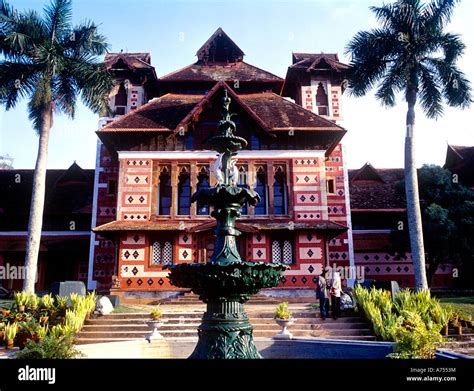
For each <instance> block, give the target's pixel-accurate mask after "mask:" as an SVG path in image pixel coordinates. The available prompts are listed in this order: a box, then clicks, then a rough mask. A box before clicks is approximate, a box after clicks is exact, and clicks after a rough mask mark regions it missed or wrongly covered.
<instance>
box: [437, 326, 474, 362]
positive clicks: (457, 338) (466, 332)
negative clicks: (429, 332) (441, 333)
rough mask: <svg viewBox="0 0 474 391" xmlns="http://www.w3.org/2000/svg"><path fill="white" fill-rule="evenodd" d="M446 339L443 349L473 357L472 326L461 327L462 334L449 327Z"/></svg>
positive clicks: (473, 330)
mask: <svg viewBox="0 0 474 391" xmlns="http://www.w3.org/2000/svg"><path fill="white" fill-rule="evenodd" d="M446 339H447V342H446V344H445V345H444V347H443V349H445V350H449V351H451V352H456V353H461V354H465V355H467V356H471V357H474V328H472V327H463V328H462V335H458V334H457V332H456V331H455V329H454V328H450V329H449V330H448V336H447V337H446Z"/></svg>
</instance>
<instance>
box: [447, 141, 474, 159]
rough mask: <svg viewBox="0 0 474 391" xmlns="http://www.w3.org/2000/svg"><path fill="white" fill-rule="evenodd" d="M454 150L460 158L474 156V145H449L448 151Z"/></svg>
mask: <svg viewBox="0 0 474 391" xmlns="http://www.w3.org/2000/svg"><path fill="white" fill-rule="evenodd" d="M450 150H451V151H452V152H453V153H454V154H455V155H456V156H457V157H459V159H461V160H464V161H467V160H469V159H471V158H473V157H474V146H465V145H449V144H448V152H449V151H450Z"/></svg>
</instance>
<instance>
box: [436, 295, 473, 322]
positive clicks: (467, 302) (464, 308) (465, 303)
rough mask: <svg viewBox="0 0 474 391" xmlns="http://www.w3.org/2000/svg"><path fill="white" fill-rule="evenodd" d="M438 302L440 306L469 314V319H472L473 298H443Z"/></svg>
mask: <svg viewBox="0 0 474 391" xmlns="http://www.w3.org/2000/svg"><path fill="white" fill-rule="evenodd" d="M439 301H440V302H441V303H442V304H449V305H451V306H452V307H453V308H454V309H456V310H459V311H461V312H465V313H466V314H470V315H471V318H472V319H474V296H463V297H443V298H440V299H439Z"/></svg>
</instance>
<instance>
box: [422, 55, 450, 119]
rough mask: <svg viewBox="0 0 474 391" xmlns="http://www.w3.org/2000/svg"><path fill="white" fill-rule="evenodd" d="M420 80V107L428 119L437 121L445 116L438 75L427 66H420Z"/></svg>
mask: <svg viewBox="0 0 474 391" xmlns="http://www.w3.org/2000/svg"><path fill="white" fill-rule="evenodd" d="M418 71H419V79H420V83H421V84H420V87H421V88H420V90H419V97H420V105H421V107H422V109H423V111H424V112H425V114H426V116H427V117H428V118H433V119H437V118H438V117H440V116H441V115H443V112H444V110H443V97H442V94H441V86H440V83H439V82H438V81H437V78H436V74H435V73H434V72H432V71H431V70H430V69H429V68H428V67H427V66H424V65H423V64H418Z"/></svg>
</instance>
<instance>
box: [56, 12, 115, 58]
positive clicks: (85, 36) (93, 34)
mask: <svg viewBox="0 0 474 391" xmlns="http://www.w3.org/2000/svg"><path fill="white" fill-rule="evenodd" d="M97 29H98V26H97V25H96V24H94V23H93V22H90V21H89V22H85V23H83V24H81V25H79V26H77V27H75V28H74V29H73V30H72V31H71V33H70V34H69V36H68V37H67V39H66V41H65V42H64V48H65V51H66V53H67V54H70V55H71V56H72V57H77V56H79V55H82V54H83V53H90V54H92V55H96V56H102V55H104V54H105V53H106V52H107V50H108V49H109V45H108V44H107V39H106V38H105V37H104V36H103V35H101V34H99V33H98V32H97Z"/></svg>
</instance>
